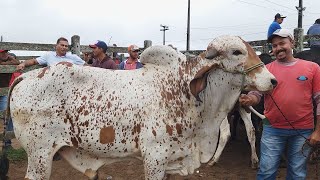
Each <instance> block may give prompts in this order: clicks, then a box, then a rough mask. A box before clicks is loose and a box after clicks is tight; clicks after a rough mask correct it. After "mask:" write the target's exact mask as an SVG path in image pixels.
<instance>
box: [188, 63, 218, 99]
mask: <svg viewBox="0 0 320 180" xmlns="http://www.w3.org/2000/svg"><path fill="white" fill-rule="evenodd" d="M217 66H218V63H216V64H214V65H212V66H210V67H209V66H206V67H203V68H202V69H200V71H198V73H197V74H196V76H195V77H194V78H193V79H192V80H191V82H190V85H189V86H190V91H191V94H192V95H193V96H194V97H195V98H196V99H197V101H200V102H202V101H201V99H200V97H199V93H200V92H201V91H203V90H204V89H205V88H206V87H207V78H208V74H209V71H211V70H212V69H214V68H216V67H217Z"/></svg>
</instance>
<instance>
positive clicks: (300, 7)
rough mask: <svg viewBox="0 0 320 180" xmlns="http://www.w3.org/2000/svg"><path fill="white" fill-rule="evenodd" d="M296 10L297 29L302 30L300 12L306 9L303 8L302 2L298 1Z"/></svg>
mask: <svg viewBox="0 0 320 180" xmlns="http://www.w3.org/2000/svg"><path fill="white" fill-rule="evenodd" d="M296 9H297V10H298V28H302V16H303V14H302V12H303V11H304V10H305V9H306V8H305V7H303V4H302V0H299V7H297V6H296Z"/></svg>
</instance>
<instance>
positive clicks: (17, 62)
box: [0, 56, 20, 65]
mask: <svg viewBox="0 0 320 180" xmlns="http://www.w3.org/2000/svg"><path fill="white" fill-rule="evenodd" d="M0 64H1V65H18V64H20V62H19V61H18V60H16V59H15V58H14V57H12V56H9V60H8V61H5V62H0Z"/></svg>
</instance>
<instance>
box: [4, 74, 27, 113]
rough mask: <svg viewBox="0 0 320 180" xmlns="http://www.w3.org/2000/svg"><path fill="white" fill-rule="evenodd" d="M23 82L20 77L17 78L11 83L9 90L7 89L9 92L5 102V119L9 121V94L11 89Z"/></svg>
mask: <svg viewBox="0 0 320 180" xmlns="http://www.w3.org/2000/svg"><path fill="white" fill-rule="evenodd" d="M22 80H23V77H22V76H19V77H17V78H16V79H15V80H14V81H13V83H12V84H11V86H10V88H9V92H8V101H7V111H6V119H9V117H10V99H11V93H12V90H13V88H14V87H15V86H16V85H17V84H18V83H19V82H21V81H22Z"/></svg>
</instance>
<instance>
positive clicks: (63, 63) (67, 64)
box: [57, 62, 72, 67]
mask: <svg viewBox="0 0 320 180" xmlns="http://www.w3.org/2000/svg"><path fill="white" fill-rule="evenodd" d="M58 64H62V65H66V66H67V67H72V63H69V62H59V63H58ZM58 64H57V65H58Z"/></svg>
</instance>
